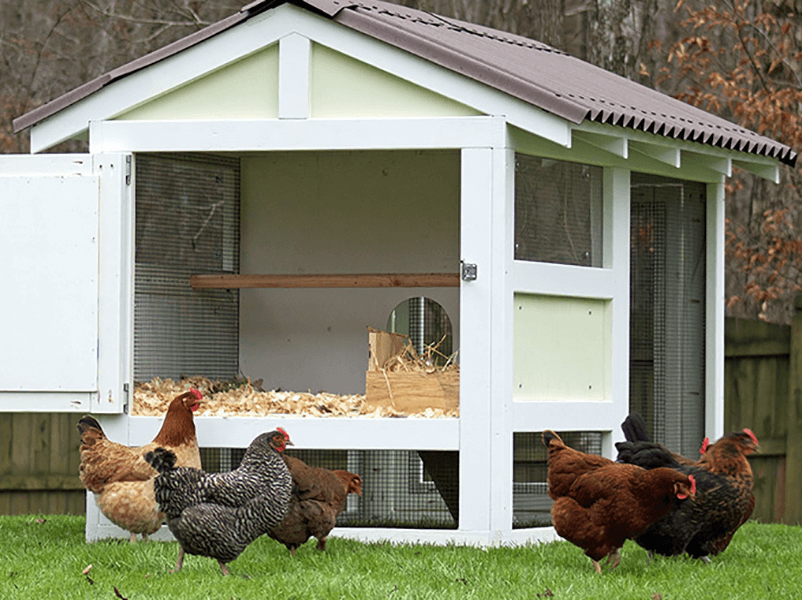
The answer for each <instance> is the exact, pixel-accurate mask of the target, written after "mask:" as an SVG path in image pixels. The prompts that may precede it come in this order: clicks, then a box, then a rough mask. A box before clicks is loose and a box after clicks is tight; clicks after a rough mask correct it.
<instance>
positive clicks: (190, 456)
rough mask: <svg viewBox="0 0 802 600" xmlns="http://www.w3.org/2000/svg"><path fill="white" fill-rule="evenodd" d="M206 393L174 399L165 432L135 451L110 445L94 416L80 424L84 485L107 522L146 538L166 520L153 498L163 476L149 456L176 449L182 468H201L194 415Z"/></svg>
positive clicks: (81, 476) (163, 424)
mask: <svg viewBox="0 0 802 600" xmlns="http://www.w3.org/2000/svg"><path fill="white" fill-rule="evenodd" d="M200 400H201V393H200V392H199V391H197V390H195V389H192V390H190V391H188V392H185V393H183V394H181V395H180V396H177V397H176V398H174V399H173V401H172V402H171V403H170V406H169V407H168V408H167V414H166V415H165V417H164V422H163V423H162V427H161V429H160V430H159V433H158V434H157V435H156V437H155V438H154V439H153V441H152V442H150V443H149V444H147V445H146V446H141V447H138V448H129V447H128V446H124V445H123V444H118V443H116V442H112V441H110V440H109V439H108V438H107V437H106V435H105V434H104V433H103V429H102V428H101V426H100V423H98V422H97V420H96V419H94V418H93V417H91V416H85V417H83V418H81V419H80V420H79V421H78V433H79V434H80V435H81V448H80V452H81V465H80V467H79V473H80V479H81V483H83V485H84V487H85V488H86V489H87V490H89V491H91V492H93V493H94V494H95V500H96V501H97V505H98V507H99V508H100V512H102V513H103V514H104V515H105V516H106V518H107V519H109V520H110V521H111V522H112V523H114V524H115V525H117V526H118V527H121V528H122V529H125V530H126V531H129V532H130V534H131V541H132V542H134V541H136V536H137V534H141V535H142V538H143V539H144V540H147V537H148V536H149V535H150V534H152V533H154V532H156V531H158V529H159V527H161V524H162V523H163V522H164V514H163V513H162V512H161V511H160V510H159V507H158V505H157V503H156V498H155V497H154V494H153V479H154V478H155V477H156V475H158V473H157V472H156V471H155V470H154V469H153V468H152V467H151V466H150V465H149V464H148V463H147V462H145V459H144V456H145V454H146V453H147V452H149V451H150V450H153V449H154V448H157V447H159V446H162V447H165V448H170V449H171V450H172V451H173V452H174V453H175V455H176V459H177V463H178V464H179V465H183V466H188V467H196V468H200V466H201V460H200V451H199V449H198V441H197V439H196V437H195V423H194V421H193V418H192V413H193V412H194V411H196V410H197V409H198V407H199V406H200Z"/></svg>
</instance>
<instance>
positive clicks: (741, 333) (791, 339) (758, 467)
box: [724, 298, 802, 524]
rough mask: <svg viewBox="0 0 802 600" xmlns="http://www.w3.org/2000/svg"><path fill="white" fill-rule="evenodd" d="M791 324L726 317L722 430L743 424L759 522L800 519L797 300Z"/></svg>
mask: <svg viewBox="0 0 802 600" xmlns="http://www.w3.org/2000/svg"><path fill="white" fill-rule="evenodd" d="M800 300H801V299H800V298H798V299H797V302H796V305H797V306H796V308H797V316H796V317H795V318H794V322H793V324H792V325H790V326H787V325H773V324H769V323H762V322H760V321H746V320H740V319H727V321H726V330H725V331H726V333H725V365H724V379H725V389H724V409H725V417H724V430H725V431H734V430H740V429H743V428H744V427H749V428H750V429H751V430H752V431H754V433H755V435H756V436H757V438H758V440H759V441H760V447H761V451H760V453H759V454H755V455H753V457H752V459H751V463H752V468H753V470H754V473H755V500H756V505H755V511H754V513H753V515H752V518H754V519H757V520H759V521H761V522H764V523H774V522H776V523H789V524H799V523H800V522H802V494H800V490H801V489H802V487H800V486H802V312H799V311H800V309H801V308H802V302H800Z"/></svg>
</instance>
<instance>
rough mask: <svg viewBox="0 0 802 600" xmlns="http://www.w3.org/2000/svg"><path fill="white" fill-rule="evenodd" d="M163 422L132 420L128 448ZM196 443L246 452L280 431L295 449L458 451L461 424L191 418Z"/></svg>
mask: <svg viewBox="0 0 802 600" xmlns="http://www.w3.org/2000/svg"><path fill="white" fill-rule="evenodd" d="M162 419H163V418H162V417H131V418H130V419H129V444H130V445H132V446H140V445H143V444H147V443H148V442H150V441H151V440H152V439H153V438H154V437H155V435H156V432H157V431H158V430H159V427H161V423H162ZM195 427H196V430H197V437H198V444H199V445H200V446H201V447H205V448H246V447H247V446H248V444H250V442H251V440H252V439H253V438H255V437H256V436H257V435H259V434H260V433H264V432H265V431H271V430H272V429H275V428H276V427H283V428H284V429H286V430H287V433H289V435H290V439H291V440H292V442H293V443H294V444H295V447H296V448H298V449H324V450H381V449H388V450H390V449H391V450H459V419H455V418H437V419H423V418H380V419H375V418H370V417H354V418H350V417H330V418H312V417H294V416H284V415H268V416H264V417H195Z"/></svg>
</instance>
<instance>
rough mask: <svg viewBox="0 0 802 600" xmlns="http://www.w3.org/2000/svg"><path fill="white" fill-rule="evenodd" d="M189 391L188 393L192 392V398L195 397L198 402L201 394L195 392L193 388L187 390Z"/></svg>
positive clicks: (201, 396)
mask: <svg viewBox="0 0 802 600" xmlns="http://www.w3.org/2000/svg"><path fill="white" fill-rule="evenodd" d="M189 391H190V392H192V395H193V396H195V398H197V399H198V400H200V399H201V398H203V394H201V393H200V392H199V391H198V390H196V389H195V388H189Z"/></svg>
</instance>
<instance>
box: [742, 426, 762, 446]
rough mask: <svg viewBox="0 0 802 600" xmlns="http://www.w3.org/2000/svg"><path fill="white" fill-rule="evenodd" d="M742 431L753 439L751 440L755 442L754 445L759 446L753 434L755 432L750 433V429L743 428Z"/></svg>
mask: <svg viewBox="0 0 802 600" xmlns="http://www.w3.org/2000/svg"><path fill="white" fill-rule="evenodd" d="M744 433H745V434H746V435H748V436H749V437H750V438H752V441H753V442H755V446H759V445H760V444H759V443H758V441H757V436H755V434H754V433H752V430H751V429H744Z"/></svg>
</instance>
